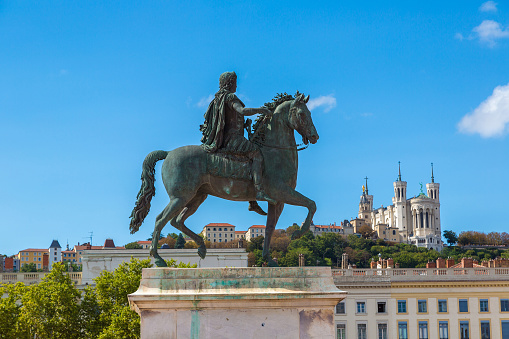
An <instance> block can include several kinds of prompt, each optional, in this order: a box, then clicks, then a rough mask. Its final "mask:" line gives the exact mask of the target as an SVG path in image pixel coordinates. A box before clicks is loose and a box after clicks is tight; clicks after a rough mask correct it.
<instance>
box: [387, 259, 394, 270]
mask: <svg viewBox="0 0 509 339" xmlns="http://www.w3.org/2000/svg"><path fill="white" fill-rule="evenodd" d="M393 267H394V259H392V258H389V259H387V268H393Z"/></svg>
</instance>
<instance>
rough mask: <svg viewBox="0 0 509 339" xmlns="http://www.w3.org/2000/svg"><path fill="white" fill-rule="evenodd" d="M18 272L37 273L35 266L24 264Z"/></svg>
mask: <svg viewBox="0 0 509 339" xmlns="http://www.w3.org/2000/svg"><path fill="white" fill-rule="evenodd" d="M19 271H20V272H37V265H36V264H34V263H29V264H24V265H23V267H21V269H20V270H19Z"/></svg>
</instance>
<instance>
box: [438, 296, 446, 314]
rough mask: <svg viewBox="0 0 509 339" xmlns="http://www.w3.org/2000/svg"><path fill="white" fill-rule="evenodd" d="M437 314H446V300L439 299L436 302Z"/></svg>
mask: <svg viewBox="0 0 509 339" xmlns="http://www.w3.org/2000/svg"><path fill="white" fill-rule="evenodd" d="M438 312H440V313H444V312H447V300H445V299H440V300H439V301H438Z"/></svg>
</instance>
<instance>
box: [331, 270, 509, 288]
mask: <svg viewBox="0 0 509 339" xmlns="http://www.w3.org/2000/svg"><path fill="white" fill-rule="evenodd" d="M332 277H333V278H334V281H335V282H336V283H339V284H340V283H341V282H352V281H358V282H362V281H372V280H377V278H379V279H378V280H381V281H390V282H398V281H400V282H403V281H447V280H456V281H460V280H509V268H505V267H504V268H502V267H496V268H487V267H483V268H479V267H476V268H384V269H358V268H357V269H336V270H332Z"/></svg>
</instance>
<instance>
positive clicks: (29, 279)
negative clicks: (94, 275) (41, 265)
mask: <svg viewBox="0 0 509 339" xmlns="http://www.w3.org/2000/svg"><path fill="white" fill-rule="evenodd" d="M46 274H48V272H30V273H24V272H20V273H5V272H4V273H0V283H4V284H5V283H12V284H14V283H17V282H18V281H21V282H22V283H24V284H25V285H32V284H37V283H39V282H41V280H42V278H43V277H44V276H45V275H46ZM67 275H69V277H70V278H71V280H72V281H73V282H74V284H75V285H81V272H69V273H67Z"/></svg>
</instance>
